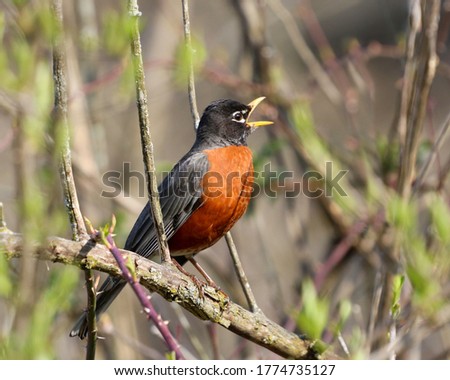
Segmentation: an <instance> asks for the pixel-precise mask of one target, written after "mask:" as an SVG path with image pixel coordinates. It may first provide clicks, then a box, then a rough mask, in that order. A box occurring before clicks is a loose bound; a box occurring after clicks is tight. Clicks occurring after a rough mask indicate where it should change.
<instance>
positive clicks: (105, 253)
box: [0, 234, 336, 359]
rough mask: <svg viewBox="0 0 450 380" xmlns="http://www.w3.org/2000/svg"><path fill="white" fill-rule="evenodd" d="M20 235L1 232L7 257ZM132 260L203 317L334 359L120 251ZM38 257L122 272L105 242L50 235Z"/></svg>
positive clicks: (0, 248) (159, 287) (149, 284)
mask: <svg viewBox="0 0 450 380" xmlns="http://www.w3.org/2000/svg"><path fill="white" fill-rule="evenodd" d="M22 244H23V239H22V236H21V235H20V234H0V252H1V253H2V254H5V255H6V256H7V257H21V256H22V253H23V251H22V248H23V247H22ZM118 251H119V252H120V253H121V254H122V255H126V256H128V258H127V260H129V262H131V263H133V264H134V267H135V275H136V278H138V279H139V282H140V283H141V284H142V285H143V286H144V287H145V288H147V289H148V290H150V291H152V292H157V293H158V294H160V295H161V296H162V297H164V298H165V299H166V300H168V301H175V302H177V303H178V304H179V305H181V306H182V307H183V308H185V309H186V310H187V311H189V312H191V313H192V314H194V315H195V316H197V317H198V318H200V319H203V320H210V321H212V322H215V323H218V324H220V325H221V326H223V327H225V328H226V329H228V330H230V331H232V332H234V333H236V334H238V335H240V336H242V337H244V338H246V339H248V340H251V341H252V342H254V343H256V344H258V345H260V346H262V347H265V348H267V349H269V350H271V351H273V352H275V353H277V354H278V355H280V356H282V357H285V358H291V359H332V358H336V357H335V356H334V354H333V353H328V352H325V353H324V354H319V353H318V352H317V351H316V350H315V347H316V346H315V343H316V342H311V341H309V340H307V339H303V338H300V337H299V336H297V335H295V334H293V333H290V332H288V331H286V330H285V329H283V328H282V327H281V326H279V325H277V324H276V323H274V322H272V321H271V320H269V319H267V318H266V317H265V316H264V315H262V314H254V313H251V312H249V311H247V310H245V309H244V308H242V307H241V306H239V305H237V304H235V303H233V302H232V301H230V299H229V298H228V297H227V296H226V295H225V294H224V293H223V292H220V291H218V290H216V289H214V288H211V287H209V286H205V287H204V288H203V290H204V298H201V296H200V294H199V289H198V287H197V286H196V285H195V284H194V283H193V281H192V280H191V279H190V278H189V277H188V276H185V275H184V274H183V273H181V272H180V271H178V270H175V269H173V268H172V267H171V266H168V265H159V264H157V263H154V262H153V261H150V260H147V259H145V258H143V257H141V256H139V255H137V254H135V253H133V252H129V251H125V250H118ZM33 252H34V256H35V257H36V258H38V259H40V260H45V261H51V262H56V263H62V264H64V265H74V266H76V267H78V268H85V267H88V268H90V269H93V270H98V271H101V272H104V273H108V274H110V275H112V276H120V275H121V274H122V272H121V270H120V267H119V266H118V264H117V262H116V260H115V259H114V257H113V256H112V255H111V254H110V252H109V250H108V249H107V248H106V247H104V246H102V245H99V244H97V245H93V244H92V242H90V241H87V242H76V241H71V240H67V239H63V238H60V237H51V238H49V239H48V240H47V243H46V244H43V245H35V246H34V248H33Z"/></svg>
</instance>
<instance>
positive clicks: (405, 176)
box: [397, 0, 440, 198]
mask: <svg viewBox="0 0 450 380" xmlns="http://www.w3.org/2000/svg"><path fill="white" fill-rule="evenodd" d="M439 11H440V0H429V1H427V0H415V1H414V2H413V8H412V11H411V26H410V27H411V29H410V32H409V35H408V41H407V52H406V54H407V57H406V67H405V75H404V78H403V89H402V99H401V109H400V119H399V125H398V130H399V134H400V144H401V147H402V152H401V157H400V173H399V181H398V188H397V190H398V193H399V194H400V195H401V196H403V197H406V198H407V197H409V195H410V192H411V185H412V179H413V176H414V171H415V163H416V155H417V149H418V147H419V142H420V136H421V132H422V129H423V124H424V119H425V114H426V107H427V102H428V95H429V93H430V88H431V83H432V82H433V78H434V75H435V72H436V66H437V64H438V60H439V59H438V57H437V54H436V38H437V31H438V24H439Z"/></svg>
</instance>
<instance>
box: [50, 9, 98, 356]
mask: <svg viewBox="0 0 450 380" xmlns="http://www.w3.org/2000/svg"><path fill="white" fill-rule="evenodd" d="M51 8H52V13H53V17H54V20H55V24H56V31H55V34H54V38H53V41H52V45H53V80H54V85H55V100H54V102H55V103H54V110H53V120H52V121H53V123H54V125H55V126H56V128H60V129H61V131H62V135H63V136H64V140H63V142H62V147H61V161H60V176H61V183H62V187H63V193H64V203H65V205H66V209H67V213H68V215H69V220H70V224H71V226H72V239H73V240H75V241H78V240H80V239H83V238H85V237H86V236H87V233H86V226H85V225H84V220H83V215H82V214H81V210H80V204H79V202H78V196H77V189H76V186H75V179H74V177H73V171H72V158H71V151H70V137H69V124H68V121H67V80H66V53H65V50H64V49H65V46H64V30H63V12H62V0H53V1H52V5H51ZM84 275H85V279H86V291H87V299H88V301H87V317H88V342H87V351H86V359H90V360H93V359H95V350H96V344H97V321H96V318H95V307H96V294H95V293H96V292H95V288H94V283H93V280H92V278H93V276H94V275H93V272H92V269H90V268H85V269H84Z"/></svg>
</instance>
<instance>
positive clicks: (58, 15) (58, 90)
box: [52, 0, 86, 240]
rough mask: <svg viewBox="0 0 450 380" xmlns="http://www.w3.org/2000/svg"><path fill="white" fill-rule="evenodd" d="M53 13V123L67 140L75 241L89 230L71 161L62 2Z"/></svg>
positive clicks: (64, 168) (67, 197)
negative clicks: (85, 222)
mask: <svg viewBox="0 0 450 380" xmlns="http://www.w3.org/2000/svg"><path fill="white" fill-rule="evenodd" d="M52 12H53V17H54V19H55V22H56V26H57V28H56V31H55V34H54V38H53V80H54V86H55V102H54V109H53V119H52V122H53V123H54V125H55V126H56V127H57V128H60V130H61V132H62V135H63V136H64V139H63V144H62V149H61V164H60V175H61V181H62V185H63V192H64V202H65V205H66V208H67V212H68V214H69V219H70V223H71V226H72V238H73V239H74V240H78V239H80V238H81V237H82V236H86V227H85V225H84V220H83V216H82V214H81V211H80V204H79V203H78V196H77V189H76V187H75V180H74V177H73V172H72V158H71V152H70V138H69V125H68V122H67V81H66V55H65V51H64V42H63V14H62V3H61V0H53V1H52Z"/></svg>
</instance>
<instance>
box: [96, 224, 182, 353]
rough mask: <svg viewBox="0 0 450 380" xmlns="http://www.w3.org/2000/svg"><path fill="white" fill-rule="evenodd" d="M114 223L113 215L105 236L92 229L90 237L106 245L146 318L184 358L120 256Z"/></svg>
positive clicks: (127, 264)
mask: <svg viewBox="0 0 450 380" xmlns="http://www.w3.org/2000/svg"><path fill="white" fill-rule="evenodd" d="M115 224H116V220H115V217H114V216H113V221H112V223H111V227H110V229H109V231H108V234H107V235H106V236H105V235H104V233H103V232H102V231H100V232H99V231H95V230H93V231H92V234H91V236H92V238H94V239H96V240H99V238H100V239H101V241H102V242H103V244H105V245H106V247H107V248H108V249H109V251H110V252H111V254H112V255H113V256H114V258H115V259H116V261H117V264H118V265H119V268H120V270H121V272H122V277H123V278H124V279H125V280H127V282H128V283H129V284H130V286H131V288H132V289H133V291H134V293H135V294H136V296H137V298H138V300H139V302H140V303H141V305H142V307H143V309H144V312H145V314H146V315H147V318H148V319H150V320H152V321H153V323H154V324H155V326H156V328H157V329H158V331H159V332H160V333H161V335H162V337H163V339H164V341H165V342H166V344H167V346H168V347H169V349H170V350H171V351H173V352H175V356H176V358H177V359H178V360H183V359H185V357H184V355H183V353H182V352H181V349H180V344H179V343H178V342H177V340H176V339H175V337H174V336H173V335H172V333H171V332H170V330H169V328H168V326H167V323H166V321H164V320H163V319H162V317H161V315H160V314H159V313H157V312H156V310H155V308H154V307H153V304H152V302H151V301H150V297H149V295H148V294H147V293H146V292H145V290H144V288H143V287H142V286H141V284H139V280H138V279H137V275H136V273H135V270H134V269H135V267H133V264H130V262H128V263H126V262H125V259H126V258H127V256H125V257H124V256H122V253H121V252H120V250H119V249H118V248H117V246H116V243H115V242H114V239H113V233H114V227H115ZM130 268H131V270H130Z"/></svg>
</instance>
